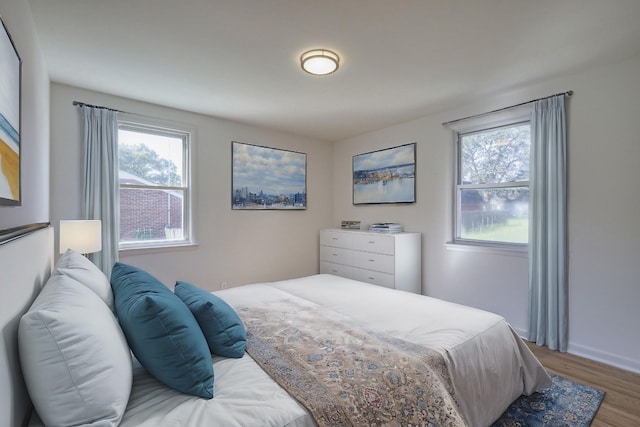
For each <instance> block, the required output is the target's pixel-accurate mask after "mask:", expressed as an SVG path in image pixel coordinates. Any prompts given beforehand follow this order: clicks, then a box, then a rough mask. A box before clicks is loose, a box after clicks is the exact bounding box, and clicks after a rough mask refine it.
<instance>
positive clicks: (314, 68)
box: [300, 49, 340, 76]
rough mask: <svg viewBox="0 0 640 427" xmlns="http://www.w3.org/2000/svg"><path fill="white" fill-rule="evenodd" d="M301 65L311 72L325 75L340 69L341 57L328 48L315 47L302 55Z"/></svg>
mask: <svg viewBox="0 0 640 427" xmlns="http://www.w3.org/2000/svg"><path fill="white" fill-rule="evenodd" d="M300 65H301V66H302V69H303V70H305V71H306V72H307V73H309V74H314V75H316V76H324V75H326V74H331V73H333V72H335V71H336V70H337V69H338V66H339V65H340V57H339V56H338V54H337V53H335V52H332V51H330V50H327V49H313V50H309V51H307V52H305V53H303V54H302V55H301V56H300Z"/></svg>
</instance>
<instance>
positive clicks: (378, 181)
mask: <svg viewBox="0 0 640 427" xmlns="http://www.w3.org/2000/svg"><path fill="white" fill-rule="evenodd" d="M415 201H416V143H415V142H412V143H410V144H404V145H398V146H396V147H391V148H385V149H382V150H377V151H371V152H368V153H363V154H357V155H355V156H353V204H354V205H370V204H385V203H415Z"/></svg>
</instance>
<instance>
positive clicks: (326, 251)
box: [320, 228, 422, 294]
mask: <svg viewBox="0 0 640 427" xmlns="http://www.w3.org/2000/svg"><path fill="white" fill-rule="evenodd" d="M421 253H422V234H421V233H412V232H397V233H390V234H387V233H380V232H370V231H366V230H344V229H333V228H331V229H323V230H320V273H327V274H334V275H336V276H342V277H347V278H349V279H355V280H359V281H361V282H367V283H372V284H374V285H379V286H385V287H387V288H393V289H400V290H403V291H408V292H414V293H418V294H420V293H422V255H421Z"/></svg>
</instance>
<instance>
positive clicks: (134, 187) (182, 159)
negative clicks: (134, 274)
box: [118, 120, 191, 249]
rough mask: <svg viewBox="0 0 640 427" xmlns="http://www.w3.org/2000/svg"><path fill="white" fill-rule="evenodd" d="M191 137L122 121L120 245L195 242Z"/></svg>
mask: <svg viewBox="0 0 640 427" xmlns="http://www.w3.org/2000/svg"><path fill="white" fill-rule="evenodd" d="M190 136H191V132H189V131H188V130H184V129H175V128H169V127H163V126H157V125H155V124H149V123H140V122H138V121H135V122H134V121H124V120H120V121H119V126H118V162H119V178H120V249H123V248H138V247H158V246H171V245H181V244H188V243H191V224H190V218H191V204H190V185H189V183H190V162H189V145H190Z"/></svg>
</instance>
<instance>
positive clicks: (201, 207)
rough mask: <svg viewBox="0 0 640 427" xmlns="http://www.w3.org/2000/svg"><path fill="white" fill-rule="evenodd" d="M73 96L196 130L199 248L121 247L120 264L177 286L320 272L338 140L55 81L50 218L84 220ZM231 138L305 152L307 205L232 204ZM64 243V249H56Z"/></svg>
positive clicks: (78, 129)
mask: <svg viewBox="0 0 640 427" xmlns="http://www.w3.org/2000/svg"><path fill="white" fill-rule="evenodd" d="M74 100H78V101H82V102H86V103H89V104H94V105H102V106H108V107H110V108H114V109H118V110H121V111H127V112H130V113H135V114H141V115H146V116H150V117H156V118H162V119H168V120H171V121H176V122H181V123H185V124H188V125H191V126H193V127H195V129H196V140H195V144H194V147H192V148H193V149H194V153H193V165H194V166H193V167H194V185H195V187H194V188H195V198H194V200H195V203H196V205H195V231H196V240H197V242H198V246H196V247H192V248H185V249H171V250H155V251H153V250H148V251H143V252H135V251H123V252H121V253H120V260H121V261H122V262H125V263H130V264H133V265H136V266H139V267H141V268H144V269H147V270H148V271H149V272H150V273H152V274H153V275H155V276H156V277H158V278H159V279H160V280H162V281H163V282H164V283H165V284H166V285H168V286H170V287H173V284H174V283H175V281H176V280H184V281H189V282H192V283H193V284H195V285H198V286H201V287H204V288H206V289H210V290H216V289H218V288H219V286H220V284H221V283H222V282H227V283H228V286H234V285H240V284H247V283H252V282H258V281H270V280H279V279H286V278H293V277H299V276H305V275H310V274H316V273H317V272H318V230H319V229H320V228H322V227H327V226H329V225H331V218H332V213H333V198H332V193H331V191H332V187H331V183H332V178H331V176H332V170H333V165H332V162H333V157H332V153H333V148H332V145H331V144H329V143H326V142H322V141H316V140H313V139H309V138H305V137H298V136H294V135H287V134H283V133H279V132H274V131H271V130H268V129H263V128H257V127H255V126H248V125H244V124H240V123H236V122H232V121H228V120H222V119H218V118H214V117H208V116H203V115H199V114H194V113H189V112H185V111H179V110H174V109H170V108H165V107H161V106H157V105H151V104H145V103H141V102H137V101H133V100H129V99H124V98H118V97H113V96H109V95H105V94H101V93H97V92H91V91H86V90H82V89H79V88H74V87H70V86H65V85H60V84H52V85H51V124H52V128H51V146H52V152H51V169H52V185H51V198H52V200H51V206H52V209H51V218H52V222H53V224H54V225H57V224H58V221H59V220H60V219H74V218H80V215H81V213H82V209H81V206H82V205H81V194H82V155H83V148H82V143H81V138H82V128H81V121H80V114H79V111H78V109H77V108H76V107H74V106H73V105H72V102H73V101H74ZM231 141H239V142H246V143H251V144H257V145H265V146H269V147H275V148H283V149H288V150H294V151H299V152H303V153H306V154H307V194H308V205H307V209H306V210H305V211H237V210H235V211H234V210H231ZM56 248H57V246H56Z"/></svg>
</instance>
